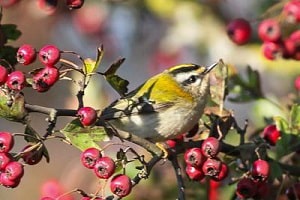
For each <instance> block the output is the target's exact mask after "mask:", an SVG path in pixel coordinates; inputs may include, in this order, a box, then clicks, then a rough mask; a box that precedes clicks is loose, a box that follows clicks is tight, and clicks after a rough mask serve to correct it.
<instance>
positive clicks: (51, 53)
mask: <svg viewBox="0 0 300 200" xmlns="http://www.w3.org/2000/svg"><path fill="white" fill-rule="evenodd" d="M39 59H40V61H41V63H43V64H44V65H46V66H54V65H55V64H56V63H57V62H58V61H59V59H60V50H59V49H58V48H57V47H56V46H54V45H46V46H44V47H43V48H41V49H40V51H39Z"/></svg>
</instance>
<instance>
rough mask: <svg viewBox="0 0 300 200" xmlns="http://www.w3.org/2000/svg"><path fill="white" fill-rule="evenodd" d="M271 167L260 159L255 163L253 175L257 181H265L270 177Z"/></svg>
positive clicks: (252, 170)
mask: <svg viewBox="0 0 300 200" xmlns="http://www.w3.org/2000/svg"><path fill="white" fill-rule="evenodd" d="M269 173H270V165H269V163H268V162H267V161H265V160H262V159H258V160H256V161H254V162H253V164H252V169H251V175H252V178H253V180H255V181H265V180H266V179H267V178H268V177H269Z"/></svg>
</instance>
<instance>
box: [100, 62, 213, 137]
mask: <svg viewBox="0 0 300 200" xmlns="http://www.w3.org/2000/svg"><path fill="white" fill-rule="evenodd" d="M214 66H215V65H214ZM214 66H212V67H210V68H205V67H201V66H198V65H194V64H183V65H179V66H175V67H172V68H170V69H169V70H166V71H164V72H162V73H160V74H158V75H156V76H153V77H152V78H150V79H148V80H147V81H146V82H145V83H144V84H142V85H141V86H140V87H138V88H137V89H136V90H134V91H132V92H131V93H129V94H128V95H126V96H125V97H123V98H121V99H119V100H117V101H115V102H113V103H112V104H111V105H110V106H108V107H107V108H105V109H104V110H103V112H102V114H101V116H100V119H102V120H103V121H104V122H105V123H108V124H109V125H112V126H113V127H114V128H116V129H117V130H119V131H126V132H129V133H131V134H135V135H137V136H140V137H143V138H146V139H149V140H151V141H163V140H166V139H169V138H174V137H176V136H177V135H179V134H182V133H184V132H186V131H189V130H190V129H191V128H192V127H193V126H194V125H195V124H196V123H197V122H198V120H199V118H200V117H201V115H202V113H203V110H204V107H205V104H206V99H207V96H208V94H209V81H208V80H209V77H208V75H207V73H208V72H209V71H210V70H211V69H212V68H213V67H214Z"/></svg>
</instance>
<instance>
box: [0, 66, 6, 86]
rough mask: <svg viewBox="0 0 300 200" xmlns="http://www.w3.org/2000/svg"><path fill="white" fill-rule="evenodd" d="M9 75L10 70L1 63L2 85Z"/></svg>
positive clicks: (0, 76) (0, 79)
mask: <svg viewBox="0 0 300 200" xmlns="http://www.w3.org/2000/svg"><path fill="white" fill-rule="evenodd" d="M7 77H8V70H7V69H6V67H4V66H2V65H0V86H1V85H3V84H4V83H5V82H6V80H7Z"/></svg>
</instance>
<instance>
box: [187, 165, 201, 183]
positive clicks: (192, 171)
mask: <svg viewBox="0 0 300 200" xmlns="http://www.w3.org/2000/svg"><path fill="white" fill-rule="evenodd" d="M185 173H186V174H187V175H188V177H189V178H190V179H191V180H194V181H200V180H202V179H203V178H204V173H203V171H202V170H201V169H200V168H197V167H193V166H191V165H187V166H186V167H185Z"/></svg>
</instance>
